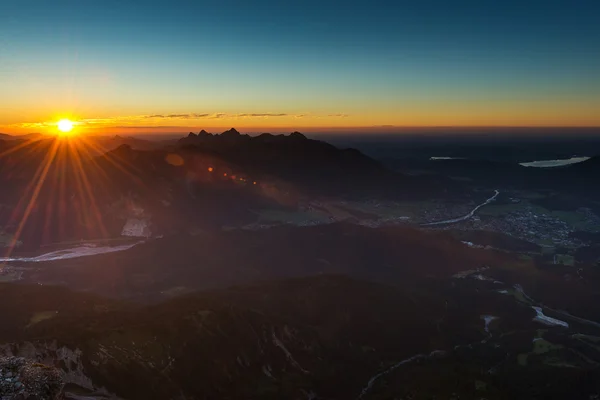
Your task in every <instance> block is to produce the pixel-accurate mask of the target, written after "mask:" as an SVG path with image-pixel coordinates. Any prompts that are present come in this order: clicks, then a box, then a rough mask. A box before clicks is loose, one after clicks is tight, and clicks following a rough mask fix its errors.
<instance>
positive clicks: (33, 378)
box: [0, 357, 64, 400]
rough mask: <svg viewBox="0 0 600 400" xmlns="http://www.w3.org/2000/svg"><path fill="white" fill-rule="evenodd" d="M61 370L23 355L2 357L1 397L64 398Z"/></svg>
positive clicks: (56, 399)
mask: <svg viewBox="0 0 600 400" xmlns="http://www.w3.org/2000/svg"><path fill="white" fill-rule="evenodd" d="M63 385H64V383H63V380H62V378H61V376H60V372H59V371H58V370H57V369H56V368H54V367H50V366H47V365H44V364H39V363H36V362H33V361H31V360H28V359H25V358H23V357H0V399H2V400H9V399H22V400H34V399H36V400H59V399H64V395H63Z"/></svg>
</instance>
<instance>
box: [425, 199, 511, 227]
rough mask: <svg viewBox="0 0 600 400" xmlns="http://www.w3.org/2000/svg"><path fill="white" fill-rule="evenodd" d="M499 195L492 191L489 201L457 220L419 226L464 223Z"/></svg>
mask: <svg viewBox="0 0 600 400" xmlns="http://www.w3.org/2000/svg"><path fill="white" fill-rule="evenodd" d="M499 194H500V192H499V191H498V190H495V191H494V195H493V196H492V197H490V198H489V199H487V200H486V201H484V202H483V203H481V204H480V205H478V206H477V207H475V208H474V209H472V210H471V212H470V213H468V214H467V215H464V216H462V217H459V218H454V219H447V220H444V221H436V222H428V223H426V224H421V226H432V225H444V224H454V223H456V222H461V221H465V220H467V219H469V218H471V217H473V215H475V212H477V210H479V209H480V208H481V207H483V206H485V205H487V204H490V203H491V202H492V201H494V200H496V197H498V195H499Z"/></svg>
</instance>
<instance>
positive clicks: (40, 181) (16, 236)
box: [6, 141, 59, 258]
mask: <svg viewBox="0 0 600 400" xmlns="http://www.w3.org/2000/svg"><path fill="white" fill-rule="evenodd" d="M58 144H59V143H58V142H57V141H55V142H54V144H53V146H52V148H51V150H50V152H49V153H48V155H47V158H46V162H45V164H40V167H42V169H41V173H40V174H36V175H37V176H39V179H38V181H37V183H35V187H34V189H33V193H32V195H31V199H30V200H29V203H28V204H27V207H26V209H25V212H24V213H23V217H22V218H21V221H20V222H19V225H18V227H17V230H16V232H15V234H14V235H13V237H12V239H11V241H10V243H9V245H8V248H7V253H6V258H10V255H11V254H12V252H13V250H14V248H15V246H16V244H17V242H18V240H19V237H20V236H21V233H22V232H23V229H24V228H25V224H26V223H27V220H28V219H29V215H30V214H31V211H32V210H33V207H34V206H35V203H36V201H37V198H38V196H39V193H40V190H41V189H42V186H43V184H44V182H45V180H46V176H47V175H48V171H49V170H50V167H51V166H52V162H53V161H54V158H55V157H56V153H57V150H58ZM38 172H40V169H39V168H38ZM34 181H35V178H34Z"/></svg>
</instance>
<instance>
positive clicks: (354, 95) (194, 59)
mask: <svg viewBox="0 0 600 400" xmlns="http://www.w3.org/2000/svg"><path fill="white" fill-rule="evenodd" d="M599 71H600V1H585V0H583V1H576V0H574V1H527V0H522V1H485V0H480V1H394V2H392V1H386V2H382V1H375V2H366V1H365V2H333V1H319V2H317V1H303V2H286V1H278V2H272V1H270V2H267V1H253V2H246V1H243V2H242V1H239V2H238V1H210V2H202V1H136V2H133V1H129V2H126V1H114V0H104V1H96V0H79V1H63V0H55V1H48V0H19V1H4V2H3V3H2V5H1V9H0V89H1V90H2V92H3V93H5V94H8V96H6V95H3V99H2V100H0V126H1V125H3V123H4V124H8V123H15V122H19V121H21V120H23V118H25V116H24V115H27V116H29V115H30V117H28V118H29V119H32V118H34V117H35V118H41V117H42V114H44V112H46V113H47V112H49V110H48V107H50V106H51V105H55V106H56V105H58V106H60V107H63V108H65V110H66V111H69V112H77V113H79V114H82V117H85V118H95V117H98V118H100V117H107V118H108V117H116V116H133V115H143V114H148V113H161V114H162V113H183V112H188V113H192V112H193V113H200V112H204V111H205V112H207V113H219V112H222V113H228V114H231V115H234V114H240V113H267V112H269V113H285V114H289V115H295V116H304V115H310V116H313V117H315V118H316V119H319V118H320V121H318V120H310V121H309V120H308V119H306V118H305V119H303V123H305V122H306V121H309V122H310V123H311V124H318V123H322V124H325V125H328V124H329V125H331V124H334V122H335V123H343V124H351V125H352V124H353V125H361V124H366V125H369V124H377V123H379V122H381V124H398V125H402V124H404V123H405V124H409V125H410V124H417V125H418V124H420V123H422V124H428V122H427V121H432V123H433V124H438V123H441V124H444V123H447V124H461V123H462V124H467V125H469V124H485V122H486V121H489V123H490V124H511V121H514V124H515V125H520V124H526V125H527V124H534V125H535V124H536V122H537V124H545V123H544V122H543V121H542V119H544V118H546V119H549V120H550V121H551V122H552V121H555V123H556V124H561V123H560V122H561V121H563V120H564V122H565V123H564V124H567V125H569V124H582V125H590V124H591V125H594V124H595V125H599V124H600V118H599V117H595V116H594V115H595V114H596V113H595V112H593V110H595V109H600V108H597V107H598V106H599V105H600V73H599ZM9 98H10V101H8V99H9ZM524 107H525V109H524ZM24 109H27V110H29V111H23V110H24ZM31 110H33V111H31ZM62 111H63V110H56V112H62ZM15 112H17V114H19V113H20V115H23V116H22V117H15V116H14V115H15ZM53 112H54V111H53ZM557 112H559V113H560V115H557ZM342 114H343V115H344V116H345V118H344V120H343V122H340V121H338V120H335V121H333V120H331V119H328V118H327V117H326V116H328V115H342ZM318 116H321V117H319V118H317V117H318ZM15 118H16V119H15ZM19 118H20V119H19ZM17 119H19V121H17ZM26 119H27V118H26ZM313 119H314V118H313ZM336 121H337V122H336ZM578 121H579V122H578ZM21 122H24V121H21ZM275 122H276V121H275ZM287 122H289V121H286V123H287ZM161 123H162V122H161ZM564 124H563V125H564Z"/></svg>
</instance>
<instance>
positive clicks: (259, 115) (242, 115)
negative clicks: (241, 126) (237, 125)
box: [237, 113, 287, 117]
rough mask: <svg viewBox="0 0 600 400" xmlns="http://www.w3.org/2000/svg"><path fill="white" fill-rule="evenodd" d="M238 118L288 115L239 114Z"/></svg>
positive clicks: (283, 115) (281, 115) (282, 115)
mask: <svg viewBox="0 0 600 400" xmlns="http://www.w3.org/2000/svg"><path fill="white" fill-rule="evenodd" d="M237 117H287V114H273V113H263V114H237Z"/></svg>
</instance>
